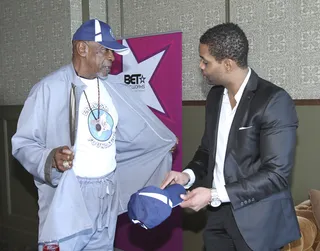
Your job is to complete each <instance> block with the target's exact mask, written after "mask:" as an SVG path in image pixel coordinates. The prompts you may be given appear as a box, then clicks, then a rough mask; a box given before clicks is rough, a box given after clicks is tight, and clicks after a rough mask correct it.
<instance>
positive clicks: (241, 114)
mask: <svg viewBox="0 0 320 251" xmlns="http://www.w3.org/2000/svg"><path fill="white" fill-rule="evenodd" d="M257 85H258V75H257V74H256V73H255V72H254V71H253V70H251V76H250V78H249V80H248V84H247V86H246V88H245V89H244V92H243V94H242V97H241V99H240V103H239V105H238V108H237V111H236V114H235V115H234V119H233V122H232V125H231V128H230V133H229V139H228V144H227V150H226V156H227V154H228V153H229V151H230V150H231V148H232V147H233V146H234V145H235V143H236V136H237V133H238V131H239V127H240V126H242V124H243V121H246V120H247V117H248V112H249V107H250V103H251V100H252V99H253V97H254V95H255V92H256V89H257ZM246 126H250V125H246Z"/></svg>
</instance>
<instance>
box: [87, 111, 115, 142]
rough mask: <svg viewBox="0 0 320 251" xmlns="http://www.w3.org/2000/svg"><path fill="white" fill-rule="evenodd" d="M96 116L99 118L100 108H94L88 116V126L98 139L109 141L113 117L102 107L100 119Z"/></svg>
mask: <svg viewBox="0 0 320 251" xmlns="http://www.w3.org/2000/svg"><path fill="white" fill-rule="evenodd" d="M93 114H94V116H93ZM95 118H98V109H94V110H92V111H91V112H90V114H89V116H88V127H89V131H90V133H91V135H92V137H93V138H95V139H96V140H98V141H102V142H103V141H107V140H108V139H110V137H111V135H112V129H113V126H114V121H113V118H112V117H111V116H110V114H109V113H108V112H106V111H104V110H101V109H100V117H99V119H97V120H96V119H95Z"/></svg>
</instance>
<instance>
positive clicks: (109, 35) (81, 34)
mask: <svg viewBox="0 0 320 251" xmlns="http://www.w3.org/2000/svg"><path fill="white" fill-rule="evenodd" d="M72 40H73V41H74V40H82V41H94V42H97V43H99V44H101V45H102V46H104V47H105V48H107V49H110V50H113V51H114V52H116V53H117V54H119V55H126V54H128V53H129V52H130V50H129V48H128V47H126V46H124V45H122V44H120V43H118V42H117V40H116V39H115V37H114V35H113V32H112V30H111V27H110V26H109V25H108V24H106V23H104V22H102V21H100V20H98V19H91V20H89V21H86V22H85V23H83V24H82V25H81V26H80V27H79V28H78V29H77V31H76V32H75V33H74V35H73V38H72Z"/></svg>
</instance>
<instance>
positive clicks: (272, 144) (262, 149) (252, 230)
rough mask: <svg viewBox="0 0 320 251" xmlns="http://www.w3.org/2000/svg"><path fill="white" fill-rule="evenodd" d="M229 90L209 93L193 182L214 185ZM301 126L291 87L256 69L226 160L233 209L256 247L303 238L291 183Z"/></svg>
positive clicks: (236, 118)
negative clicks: (264, 76)
mask: <svg viewBox="0 0 320 251" xmlns="http://www.w3.org/2000/svg"><path fill="white" fill-rule="evenodd" d="M223 91H224V87H222V86H214V87H212V89H211V90H210V92H209V94H208V97H207V103H206V122H205V131H204V135H203V137H202V141H201V145H200V147H199V148H198V150H197V152H196V154H195V156H194V158H193V160H192V161H191V162H190V163H189V165H188V166H187V167H186V168H190V169H192V170H193V172H194V173H195V176H196V181H195V183H194V185H193V187H192V188H195V187H198V186H202V187H209V188H211V187H212V181H213V169H214V166H215V155H216V149H217V147H219V146H217V132H218V124H219V115H220V108H221V102H222V96H223ZM241 127H244V129H243V130H239V128H241ZM297 127H298V119H297V115H296V110H295V105H294V103H293V101H292V99H291V97H290V96H289V95H288V93H287V92H286V91H284V90H283V89H282V88H280V87H278V86H276V85H274V84H272V83H270V82H268V81H266V80H264V79H261V78H260V77H259V76H258V75H257V74H256V73H255V72H254V71H253V70H252V71H251V76H250V78H249V81H248V83H247V86H246V88H245V90H244V92H243V95H242V97H241V100H240V103H239V105H238V108H237V111H236V114H235V116H234V120H233V123H232V125H231V129H230V134H229V139H228V144H227V150H226V156H225V165H224V178H225V182H226V185H225V187H226V190H227V193H228V195H229V198H230V201H231V204H232V208H233V214H234V217H235V220H236V222H237V225H238V227H239V230H240V232H241V234H242V236H243V237H244V239H245V241H246V242H247V244H248V245H249V247H250V248H251V249H252V250H257V251H263V250H268V251H269V250H275V249H277V248H280V247H281V246H283V245H285V244H287V243H289V242H291V241H293V240H296V239H298V238H300V231H299V226H298V222H297V218H296V215H295V211H294V206H293V202H292V197H291V193H290V188H289V185H288V178H289V176H290V174H291V170H292V168H293V165H294V154H295V146H296V129H297Z"/></svg>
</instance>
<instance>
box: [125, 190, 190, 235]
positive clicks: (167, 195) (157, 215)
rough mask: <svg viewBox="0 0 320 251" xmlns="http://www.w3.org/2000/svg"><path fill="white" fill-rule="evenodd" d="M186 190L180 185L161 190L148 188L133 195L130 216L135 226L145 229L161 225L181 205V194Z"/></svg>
mask: <svg viewBox="0 0 320 251" xmlns="http://www.w3.org/2000/svg"><path fill="white" fill-rule="evenodd" d="M185 193H186V190H185V189H184V187H183V186H181V185H179V184H174V185H170V186H168V187H166V188H165V189H161V188H159V187H155V186H148V187H144V188H142V189H140V190H139V191H138V192H136V193H134V194H132V195H131V197H130V200H129V203H128V216H129V218H130V219H131V221H132V222H133V223H135V224H139V225H140V226H142V227H143V228H145V229H151V228H154V227H156V226H158V225H160V224H161V223H162V222H163V221H164V220H166V219H167V218H168V217H169V216H170V215H171V212H172V208H174V207H176V206H178V205H180V203H181V202H182V199H181V198H180V195H181V194H185Z"/></svg>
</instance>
